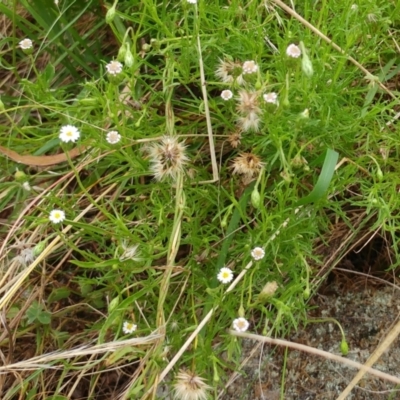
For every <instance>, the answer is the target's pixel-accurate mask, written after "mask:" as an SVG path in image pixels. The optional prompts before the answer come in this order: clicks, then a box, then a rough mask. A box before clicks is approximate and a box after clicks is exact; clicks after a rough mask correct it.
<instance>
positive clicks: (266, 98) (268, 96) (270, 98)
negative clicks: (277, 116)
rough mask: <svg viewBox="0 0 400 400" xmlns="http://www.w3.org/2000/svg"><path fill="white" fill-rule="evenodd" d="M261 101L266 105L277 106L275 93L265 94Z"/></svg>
mask: <svg viewBox="0 0 400 400" xmlns="http://www.w3.org/2000/svg"><path fill="white" fill-rule="evenodd" d="M263 99H264V101H265V102H266V103H271V104H278V94H277V93H275V92H271V93H265V94H264V95H263Z"/></svg>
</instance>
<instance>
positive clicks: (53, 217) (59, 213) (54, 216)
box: [49, 210, 65, 224]
mask: <svg viewBox="0 0 400 400" xmlns="http://www.w3.org/2000/svg"><path fill="white" fill-rule="evenodd" d="M64 219H65V212H64V211H63V210H52V211H51V212H50V215H49V220H50V221H51V222H53V223H54V224H58V223H60V222H63V221H64Z"/></svg>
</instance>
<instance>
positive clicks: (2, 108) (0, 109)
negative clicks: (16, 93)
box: [0, 99, 6, 112]
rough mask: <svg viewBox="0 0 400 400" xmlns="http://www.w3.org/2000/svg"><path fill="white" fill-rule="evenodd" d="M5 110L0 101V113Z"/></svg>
mask: <svg viewBox="0 0 400 400" xmlns="http://www.w3.org/2000/svg"><path fill="white" fill-rule="evenodd" d="M5 109H6V108H5V106H4V103H3V102H2V101H1V99H0V112H2V111H4V110H5Z"/></svg>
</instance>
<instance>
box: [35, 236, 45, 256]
mask: <svg viewBox="0 0 400 400" xmlns="http://www.w3.org/2000/svg"><path fill="white" fill-rule="evenodd" d="M45 247H46V241H45V240H42V241H41V242H39V243H38V244H37V245H36V246H35V247H34V248H33V256H34V257H35V258H36V257H37V256H39V255H40V254H42V251H43V250H44V248H45Z"/></svg>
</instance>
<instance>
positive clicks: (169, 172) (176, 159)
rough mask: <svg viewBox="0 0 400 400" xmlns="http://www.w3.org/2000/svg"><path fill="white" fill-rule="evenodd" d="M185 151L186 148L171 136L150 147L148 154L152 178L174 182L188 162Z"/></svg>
mask: <svg viewBox="0 0 400 400" xmlns="http://www.w3.org/2000/svg"><path fill="white" fill-rule="evenodd" d="M185 151H186V146H185V145H184V144H182V143H180V142H178V140H177V139H176V138H175V137H173V136H164V137H163V138H162V139H161V143H156V144H153V145H152V146H150V147H149V148H148V153H149V155H150V162H151V167H150V168H151V171H152V173H153V175H154V177H155V178H156V179H157V180H158V181H161V180H162V179H163V178H164V177H166V176H169V177H171V178H172V179H173V180H176V178H177V175H178V174H179V173H181V172H183V169H184V168H183V167H184V166H185V165H186V164H187V162H188V160H189V159H188V157H187V156H186V154H185Z"/></svg>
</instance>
